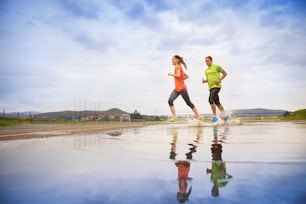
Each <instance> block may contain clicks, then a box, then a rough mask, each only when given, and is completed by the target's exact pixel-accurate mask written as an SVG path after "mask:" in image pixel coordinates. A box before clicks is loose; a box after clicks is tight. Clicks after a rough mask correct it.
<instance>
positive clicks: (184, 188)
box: [175, 160, 192, 203]
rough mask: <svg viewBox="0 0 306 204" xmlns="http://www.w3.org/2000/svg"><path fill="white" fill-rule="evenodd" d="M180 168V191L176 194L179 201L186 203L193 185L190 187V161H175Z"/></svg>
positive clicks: (178, 177) (178, 168)
mask: <svg viewBox="0 0 306 204" xmlns="http://www.w3.org/2000/svg"><path fill="white" fill-rule="evenodd" d="M175 165H176V166H177V170H178V176H177V179H178V187H179V191H178V192H177V194H176V198H177V201H178V202H179V203H185V202H186V201H187V200H188V199H189V195H190V193H191V190H192V187H190V188H189V189H188V181H189V180H191V178H189V177H188V174H189V170H190V162H189V161H186V160H180V161H177V162H175Z"/></svg>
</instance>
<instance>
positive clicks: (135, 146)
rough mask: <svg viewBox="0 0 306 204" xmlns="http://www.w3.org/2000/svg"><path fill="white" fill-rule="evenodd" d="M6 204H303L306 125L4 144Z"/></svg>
mask: <svg viewBox="0 0 306 204" xmlns="http://www.w3.org/2000/svg"><path fill="white" fill-rule="evenodd" d="M0 163H1V165H0V203H167V204H168V203H178V202H181V203H183V202H185V203H305V202H306V189H305V183H306V171H305V170H306V126H305V123H289V122H288V123H287V122H280V123H264V124H263V123H258V124H256V123H253V124H252V125H240V126H232V127H218V128H213V127H202V128H197V127H190V126H188V125H187V124H186V125H178V124H174V125H157V126H148V127H143V128H135V129H126V130H120V131H111V132H107V133H95V134H89V135H88V134H75V135H69V136H67V135H63V136H59V137H48V138H38V139H28V140H12V141H5V142H4V141H3V142H0Z"/></svg>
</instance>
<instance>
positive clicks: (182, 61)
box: [174, 55, 187, 69]
mask: <svg viewBox="0 0 306 204" xmlns="http://www.w3.org/2000/svg"><path fill="white" fill-rule="evenodd" d="M174 58H176V59H178V60H179V62H180V64H183V65H184V67H185V69H187V65H186V63H185V61H184V59H183V57H181V56H179V55H174Z"/></svg>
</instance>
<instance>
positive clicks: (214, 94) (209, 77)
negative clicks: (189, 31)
mask: <svg viewBox="0 0 306 204" xmlns="http://www.w3.org/2000/svg"><path fill="white" fill-rule="evenodd" d="M212 61H213V59H212V57H211V56H207V57H205V62H206V64H207V66H208V67H207V68H206V70H205V75H206V79H203V80H202V82H203V83H208V88H209V92H210V94H209V98H208V101H209V103H210V106H211V110H212V113H213V116H212V118H211V122H212V123H215V122H217V121H218V118H217V110H216V109H217V108H216V107H218V108H219V110H220V111H221V117H222V118H223V119H224V121H225V122H226V121H227V119H228V117H229V116H228V115H227V114H226V113H225V111H224V108H223V106H222V105H221V103H220V100H219V95H218V94H219V92H220V90H221V87H222V84H221V81H222V80H223V79H224V78H225V77H226V76H227V73H226V71H225V70H224V69H223V68H222V67H221V66H219V65H216V64H213V63H212ZM220 73H222V76H221V77H220Z"/></svg>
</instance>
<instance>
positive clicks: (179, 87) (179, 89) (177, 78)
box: [168, 55, 200, 122]
mask: <svg viewBox="0 0 306 204" xmlns="http://www.w3.org/2000/svg"><path fill="white" fill-rule="evenodd" d="M172 64H173V65H174V67H175V69H174V73H169V74H168V76H172V77H173V78H174V82H175V89H174V90H173V91H172V93H171V95H170V97H169V100H168V104H169V106H170V110H171V113H172V118H171V122H175V121H176V113H175V108H174V104H173V102H174V100H175V99H176V98H177V97H178V96H179V95H181V96H182V97H183V99H184V101H185V102H186V104H187V105H188V106H189V107H190V108H191V109H192V111H193V113H194V115H195V117H196V118H197V119H198V120H200V116H199V113H198V110H197V108H196V107H195V106H194V105H193V103H192V102H191V100H190V98H189V95H188V91H187V87H186V84H185V82H184V81H185V79H188V77H189V76H188V75H187V74H185V73H184V70H183V68H182V65H181V64H183V65H184V67H185V68H186V69H187V65H186V63H185V62H184V60H183V57H180V56H178V55H174V56H173V58H172Z"/></svg>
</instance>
